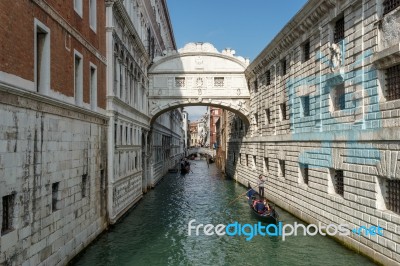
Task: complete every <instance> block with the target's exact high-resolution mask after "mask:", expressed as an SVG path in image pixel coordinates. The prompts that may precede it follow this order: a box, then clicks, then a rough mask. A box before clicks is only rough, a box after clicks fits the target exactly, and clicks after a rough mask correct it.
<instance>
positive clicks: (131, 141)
mask: <svg viewBox="0 0 400 266" xmlns="http://www.w3.org/2000/svg"><path fill="white" fill-rule="evenodd" d="M130 144H131V145H133V131H132V128H131V139H130Z"/></svg>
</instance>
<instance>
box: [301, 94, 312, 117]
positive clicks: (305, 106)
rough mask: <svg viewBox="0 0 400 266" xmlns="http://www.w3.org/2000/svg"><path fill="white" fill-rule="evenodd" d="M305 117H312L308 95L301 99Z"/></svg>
mask: <svg viewBox="0 0 400 266" xmlns="http://www.w3.org/2000/svg"><path fill="white" fill-rule="evenodd" d="M300 101H301V110H302V114H303V117H305V116H309V115H310V96H309V95H306V96H303V97H301V98H300Z"/></svg>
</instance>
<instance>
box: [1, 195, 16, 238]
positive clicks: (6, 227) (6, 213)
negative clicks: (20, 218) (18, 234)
mask: <svg viewBox="0 0 400 266" xmlns="http://www.w3.org/2000/svg"><path fill="white" fill-rule="evenodd" d="M14 201H15V194H11V195H7V196H4V197H3V220H2V225H1V234H2V235H4V234H7V233H8V232H10V231H12V230H13V218H14V217H13V214H14Z"/></svg>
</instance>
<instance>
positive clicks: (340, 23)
mask: <svg viewBox="0 0 400 266" xmlns="http://www.w3.org/2000/svg"><path fill="white" fill-rule="evenodd" d="M333 39H334V40H333V41H334V42H335V43H339V42H341V41H342V40H344V17H342V18H340V19H338V20H337V21H336V23H335V32H334V35H333Z"/></svg>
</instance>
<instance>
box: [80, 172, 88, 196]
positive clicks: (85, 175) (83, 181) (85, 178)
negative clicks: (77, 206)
mask: <svg viewBox="0 0 400 266" xmlns="http://www.w3.org/2000/svg"><path fill="white" fill-rule="evenodd" d="M81 186H82V187H81V189H82V198H84V197H86V190H87V174H84V175H83V176H82V184H81Z"/></svg>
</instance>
